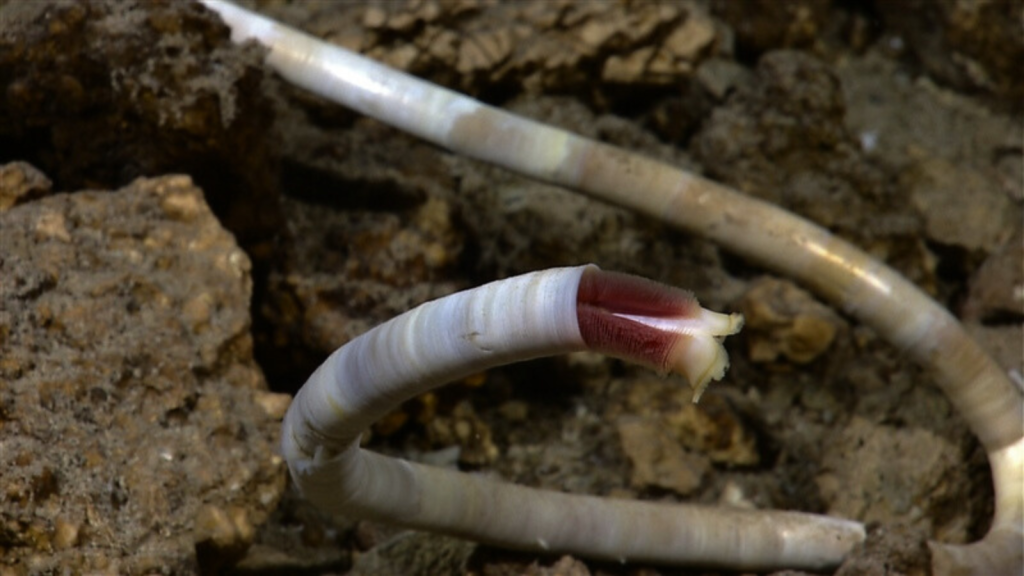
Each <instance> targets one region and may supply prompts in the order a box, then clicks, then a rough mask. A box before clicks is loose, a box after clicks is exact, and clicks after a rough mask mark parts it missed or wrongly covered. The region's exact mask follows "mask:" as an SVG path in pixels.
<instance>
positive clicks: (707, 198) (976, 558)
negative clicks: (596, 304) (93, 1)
mask: <svg viewBox="0 0 1024 576" xmlns="http://www.w3.org/2000/svg"><path fill="white" fill-rule="evenodd" d="M201 1H202V2H203V3H204V4H205V5H206V6H208V7H210V8H211V9H213V10H214V11H216V12H218V13H219V14H220V15H221V17H222V18H223V19H224V20H225V21H226V22H227V24H228V25H229V26H230V27H231V29H232V38H233V39H234V40H235V41H239V42H241V41H244V40H247V39H256V40H258V41H259V42H261V43H262V44H264V45H266V46H267V47H268V48H269V50H270V51H269V54H268V56H267V63H268V65H269V66H271V67H272V68H273V69H274V70H276V71H277V72H278V73H279V74H281V75H282V76H283V77H284V78H286V79H287V80H289V81H290V82H292V83H294V84H296V85H298V86H300V87H303V88H305V89H308V90H310V91H312V92H315V93H317V94H319V95H321V96H324V97H326V98H328V99H331V100H333V101H335V102H338V103H340V104H343V105H345V106H348V107H350V108H353V109H355V110H357V111H359V112H361V113H363V114H366V115H368V116H372V117H374V118H376V119H378V120H380V121H382V122H385V123H387V124H390V125H392V126H395V127H396V128H399V129H401V130H404V131H406V132H410V133H412V134H416V135H418V136H420V137H422V138H424V139H426V140H428V141H431V142H433V143H435V144H438V145H440V146H443V147H445V148H448V149H450V150H453V151H455V152H458V153H460V154H464V155H466V156H470V157H473V158H477V159H480V160H484V161H487V162H491V163H494V164H497V165H499V166H503V167H506V168H508V169H510V170H513V171H516V172H519V173H521V174H524V175H527V176H531V177H533V178H537V179H540V180H544V181H548V182H552V183H555V184H559V185H562V186H565V187H568V188H571V189H575V190H578V191H581V192H584V193H586V194H589V195H591V196H593V197H595V198H600V199H602V200H604V201H607V202H611V203H613V204H617V205H619V206H623V207H626V208H630V209H633V210H636V211H638V212H641V213H644V214H647V215H651V216H654V217H656V218H661V219H663V220H664V221H666V222H670V223H672V224H674V225H676V226H678V227H679V228H681V229H684V230H687V231H689V232H691V233H695V234H700V235H702V236H706V237H708V238H711V239H713V240H715V241H716V242H718V243H720V244H722V245H723V246H725V247H726V248H728V249H730V250H732V251H734V252H736V253H738V254H741V255H743V256H745V257H747V258H749V259H750V260H751V261H753V262H756V263H758V264H761V265H764V266H765V267H767V268H770V269H773V270H776V271H778V272H781V273H783V274H786V275H788V276H791V277H793V278H796V279H798V280H800V281H801V282H803V283H804V284H805V285H807V286H809V287H810V288H811V289H813V290H814V291H816V292H817V293H818V294H819V295H821V296H822V297H824V298H825V299H827V300H829V301H831V302H833V303H834V304H835V305H837V306H839V307H840V308H841V309H843V310H844V311H845V312H847V313H848V314H851V315H852V316H855V317H856V318H858V319H859V320H860V321H862V322H864V323H865V324H866V325H868V326H871V327H872V328H874V329H875V330H876V331H877V332H878V333H879V334H881V335H882V336H883V337H885V338H887V339H888V340H889V341H890V342H891V343H893V344H894V345H895V346H897V347H898V348H900V349H901V350H905V351H906V352H907V353H908V354H909V355H910V356H911V357H913V358H914V359H915V360H916V361H917V362H919V363H920V364H921V365H922V366H925V367H927V368H930V369H931V370H933V371H934V372H935V374H936V379H937V382H938V384H939V386H940V387H941V388H942V390H943V392H945V394H946V395H947V396H948V397H949V399H950V401H951V402H952V404H953V406H954V407H955V408H956V410H957V411H958V412H959V413H960V414H961V415H962V416H963V418H964V419H965V420H966V421H967V423H968V425H969V426H970V428H971V430H972V431H973V432H974V433H975V434H976V435H977V436H978V438H979V440H980V441H981V443H982V445H983V446H984V447H985V450H986V452H987V454H988V458H989V463H990V465H991V467H992V477H993V482H994V488H995V494H996V502H995V506H996V511H995V517H994V518H993V521H992V525H991V527H990V529H989V532H988V533H987V534H986V535H985V537H984V538H982V539H981V540H980V541H978V542H975V543H973V544H970V545H966V546H960V545H948V544H943V543H939V542H932V543H930V546H931V550H932V557H933V558H932V560H933V569H934V570H935V573H936V574H939V575H946V574H978V575H991V574H1020V573H1021V572H1022V567H1024V490H1022V486H1024V391H1022V390H1021V389H1020V388H1018V387H1017V386H1016V385H1014V384H1013V382H1012V381H1011V380H1010V379H1009V377H1008V376H1007V375H1006V374H1005V373H1004V372H1003V371H1002V370H1001V369H1000V367H999V366H998V365H997V364H996V362H995V361H994V360H992V358H991V357H990V356H989V355H988V354H986V353H985V352H984V351H983V350H982V349H981V348H980V347H979V346H978V345H977V344H976V343H975V342H974V341H973V339H971V338H970V336H968V335H967V333H966V332H965V331H964V329H963V327H962V326H961V325H960V323H959V322H957V320H956V319H955V318H954V317H953V316H952V315H951V314H950V313H949V312H948V311H947V310H945V309H944V308H943V307H942V306H941V305H939V304H938V303H936V302H935V301H933V300H932V299H931V298H929V297H928V296H927V295H926V294H925V293H924V292H923V291H921V290H920V289H919V288H917V287H916V286H914V285H913V284H912V283H910V282H909V281H907V280H906V279H904V278H903V277H902V276H900V275H899V274H898V273H897V272H895V271H894V270H892V269H891V268H889V267H888V266H886V265H884V264H882V263H880V262H878V261H876V260H874V259H873V258H871V257H870V256H868V255H867V254H866V253H864V252H863V251H861V250H859V249H858V248H856V247H854V246H852V245H851V244H849V243H847V242H845V241H843V240H841V239H839V238H836V237H834V236H832V235H831V234H830V233H829V232H828V231H826V230H824V229H823V228H821V227H820V226H817V225H816V224H813V223H811V222H809V221H807V220H805V219H803V218H800V217H798V216H795V215H793V214H791V213H789V212H787V211H785V210H783V209H781V208H778V207H776V206H773V205H771V204H768V203H766V202H763V201H760V200H757V199H754V198H750V197H747V196H744V195H743V194H740V193H739V192H736V191H734V190H731V189H729V188H727V187H725V186H723V185H720V184H717V183H715V182H712V181H709V180H707V179H704V178H702V177H700V176H696V175H694V174H691V173H688V172H686V171H684V170H682V169H680V168H677V167H675V166H671V165H668V164H664V163H662V162H658V161H655V160H652V159H649V158H646V157H643V156H640V155H638V154H633V153H630V152H627V151H624V150H620V149H617V148H614V147H612V146H608V145H606V144H602V143H599V142H596V141H593V140H589V139H586V138H582V137H580V136H577V135H575V134H572V133H569V132H566V131H564V130H559V129H556V128H553V127H550V126H546V125H544V124H541V123H539V122H534V121H531V120H526V119H523V118H519V117H517V116H515V115H513V114H510V113H508V112H505V111H503V110H500V109H496V108H493V107H490V106H486V105H484V104H482V103H480V102H477V101H475V100H473V99H471V98H468V97H465V96H463V95H460V94H458V93H456V92H453V91H450V90H447V89H444V88H440V87H437V86H434V85H432V84H430V83H428V82H425V81H423V80H420V79H417V78H414V77H412V76H410V75H408V74H404V73H402V72H398V71H395V70H392V69H390V68H388V67H386V66H384V65H382V64H379V63H376V62H374V61H372V60H370V59H368V58H365V57H363V56H360V55H358V54H354V53H352V52H349V51H347V50H344V49H342V48H339V47H337V46H333V45H330V44H327V43H325V42H322V41H320V40H318V39H316V38H313V37H311V36H309V35H306V34H304V33H301V32H298V31H296V30H293V29H291V28H288V27H286V26H283V25H281V24H278V23H276V22H274V21H272V20H270V19H267V18H264V17H262V16H258V15H256V14H254V13H252V12H249V11H247V10H244V9H241V8H238V7H236V6H233V5H231V4H230V3H227V2H224V1H222V0H201ZM634 190H636V191H641V192H636V193H633V192H630V191H634Z"/></svg>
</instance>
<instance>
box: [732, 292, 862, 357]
mask: <svg viewBox="0 0 1024 576" xmlns="http://www.w3.org/2000/svg"><path fill="white" fill-rule="evenodd" d="M740 308H741V310H742V312H743V316H744V318H745V319H746V325H745V326H744V334H745V335H746V336H747V338H748V340H747V342H748V352H749V354H750V359H751V360H753V361H754V362H776V361H779V360H780V359H785V360H788V361H790V362H795V363H797V364H806V363H808V362H811V361H813V360H814V359H815V358H817V357H819V356H821V355H822V354H824V353H825V352H826V351H828V349H829V347H831V345H832V342H833V341H834V340H835V339H836V335H837V334H838V332H839V330H840V329H843V327H844V323H843V321H842V320H841V319H840V318H839V316H837V315H836V313H835V312H833V311H832V310H831V309H830V308H828V307H827V306H825V305H824V304H821V303H820V302H818V301H817V300H815V299H814V297H812V296H811V295H810V294H809V293H807V292H806V291H804V290H803V289H801V288H798V287H797V286H796V285H795V284H793V283H792V282H789V281H786V280H779V279H775V278H770V277H764V278H759V279H758V280H756V281H754V282H753V283H752V284H751V286H750V289H749V290H748V291H747V293H746V294H745V295H744V296H743V301H742V302H741V304H740Z"/></svg>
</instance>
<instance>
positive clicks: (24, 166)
mask: <svg viewBox="0 0 1024 576" xmlns="http://www.w3.org/2000/svg"><path fill="white" fill-rule="evenodd" d="M51 185H52V183H51V182H50V179H49V178H47V177H46V176H45V175H44V174H43V173H42V172H40V171H39V170H37V169H36V168H35V166H32V165H31V164H29V163H28V162H11V163H9V164H4V165H3V166H0V212H4V211H6V210H9V209H11V207H13V206H14V205H16V204H21V203H23V202H27V201H28V200H31V199H33V198H39V197H42V196H45V195H46V194H48V193H49V192H50V186H51Z"/></svg>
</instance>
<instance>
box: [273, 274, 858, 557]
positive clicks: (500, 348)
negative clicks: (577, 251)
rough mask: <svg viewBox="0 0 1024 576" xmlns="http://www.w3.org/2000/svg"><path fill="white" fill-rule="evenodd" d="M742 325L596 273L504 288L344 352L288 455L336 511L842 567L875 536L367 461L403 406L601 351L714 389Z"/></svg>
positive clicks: (678, 294)
mask: <svg viewBox="0 0 1024 576" xmlns="http://www.w3.org/2000/svg"><path fill="white" fill-rule="evenodd" d="M741 324H742V318H741V317H740V316H738V315H726V314H718V313H715V312H710V311H708V310H705V309H703V308H701V307H700V305H699V304H698V303H697V301H696V300H695V299H694V298H693V296H692V295H690V294H688V293H686V292H683V291H681V290H677V289H674V288H670V287H668V286H664V285H661V284H657V283H655V282H651V281H649V280H644V279H641V278H636V277H633V276H627V275H624V274H615V273H608V272H603V271H600V270H599V269H597V268H596V267H595V266H580V267H575V268H557V269H552V270H546V271H542V272H533V273H530V274H525V275H523V276H517V277H515V278H509V279H506V280H501V281H497V282H492V283H490V284H487V285H485V286H481V287H479V288H475V289H472V290H467V291H465V292H460V293H457V294H453V295H451V296H447V297H445V298H442V299H440V300H435V301H433V302H428V303H426V304H423V305H421V306H419V307H418V308H415V309H413V310H411V311H409V312H406V313H405V314H402V315H401V316H398V317H396V318H394V319H392V320H390V321H389V322H386V323H384V324H382V325H380V326H378V327H376V328H374V329H373V330H370V331H369V332H367V333H365V334H363V335H362V336H360V337H358V338H356V339H354V340H352V341H351V342H349V343H348V344H346V345H345V346H343V347H341V348H340V349H338V350H337V351H336V352H335V353H334V354H333V355H331V357H330V358H328V359H327V361H326V362H324V364H323V365H322V366H321V367H320V368H319V369H318V370H317V371H316V372H315V373H314V374H313V375H312V376H311V377H310V379H309V381H308V382H306V384H305V385H304V386H303V387H302V389H301V390H299V393H298V394H297V395H296V397H295V400H294V402H293V403H292V406H291V408H290V409H289V411H288V414H287V415H286V417H285V421H284V429H283V436H284V439H283V447H284V456H285V459H286V460H287V461H288V465H289V467H290V469H291V473H292V478H293V479H294V480H295V482H296V484H297V485H298V487H299V489H300V490H301V491H302V493H303V495H304V496H305V497H306V498H307V499H309V500H310V501H311V502H313V503H314V504H316V505H318V506H320V507H321V508H322V509H325V510H327V511H330V512H334V513H348V514H355V515H358V516H361V517H364V518H373V519H377V520H382V521H387V522H390V523H394V524H399V525H403V526H408V527H412V528H420V529H426V530H432V531H440V532H445V533H449V534H454V535H459V536H463V537H467V538H471V539H475V540H479V541H484V542H489V543H493V544H498V545H501V546H505V547H510V548H519V549H533V550H559V551H563V552H571V553H576V554H580V555H585V556H589V557H595V558H604V559H612V560H619V561H635V560H644V561H656V562H672V563H688V564H699V565H707V566H728V567H733V568H743V569H771V568H780V567H793V566H796V567H802V568H812V569H816V568H824V567H829V566H834V565H836V564H838V563H839V562H840V561H841V560H842V558H843V556H844V555H845V554H846V553H848V552H849V550H850V549H851V548H852V547H853V546H855V545H856V544H857V543H859V542H861V541H862V540H863V538H864V528H863V526H862V525H860V524H859V523H857V522H852V521H848V520H842V519H838V518H831V517H828V516H819V515H814V514H803V513H798V512H781V511H748V510H732V509H728V508H721V507H705V506H692V505H681V504H679V505H668V504H661V503H659V504H654V503H649V502H631V501H623V500H609V499H604V498H597V497H593V496H578V495H569V494H561V493H555V492H549V491H544V490H536V489H531V488H525V487H521V486H514V485H511V484H506V483H502V482H496V481H491V480H487V479H484V478H481V477H479V476H474V475H470V474H463V473H459V472H456V471H451V470H443V469H439V468H433V467H430V466H422V465H419V464H414V463H410V462H406V461H403V460H398V459H394V458H387V457H384V456H380V455H377V454H374V453H372V452H368V451H365V450H362V449H361V448H359V442H358V439H359V434H360V433H361V432H362V431H363V430H364V429H365V428H366V427H367V426H368V425H369V424H371V423H372V422H373V421H375V420H376V419H377V418H379V417H380V416H382V415H383V414H385V413H387V412H388V411H390V410H391V409H393V408H394V406H396V405H397V404H398V403H400V402H402V401H404V400H406V399H408V398H411V397H413V396H416V395H417V394H420V393H422V392H425V391H427V390H429V389H431V388H434V387H436V386H440V385H443V384H445V383H447V382H451V381H452V380H455V379H458V378H460V377H464V376H467V375H469V374H473V373H476V372H479V371H481V370H485V369H487V368H491V367H494V366H499V365H502V364H506V363H509V362H515V361H520V360H526V359H529V358H536V357H539V356H547V355H551V354H560V353H565V352H570V351H581V350H598V351H602V352H606V353H611V354H613V355H615V356H618V357H620V358H623V359H627V360H632V361H637V362H640V363H643V364H647V365H649V366H652V367H655V368H658V369H660V370H678V371H681V372H682V373H683V374H684V375H693V378H694V379H691V380H690V384H691V386H693V387H694V388H695V390H698V391H699V390H701V389H703V387H705V386H707V384H708V382H709V381H710V380H711V379H717V378H719V377H721V374H722V372H724V370H725V366H726V365H727V364H728V357H727V355H726V352H725V349H724V348H723V347H722V344H721V338H722V337H724V336H726V335H728V334H732V333H734V332H736V331H737V330H739V328H740V326H741ZM688 377H690V376H688Z"/></svg>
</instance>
